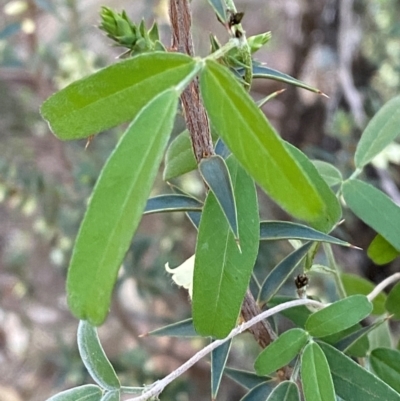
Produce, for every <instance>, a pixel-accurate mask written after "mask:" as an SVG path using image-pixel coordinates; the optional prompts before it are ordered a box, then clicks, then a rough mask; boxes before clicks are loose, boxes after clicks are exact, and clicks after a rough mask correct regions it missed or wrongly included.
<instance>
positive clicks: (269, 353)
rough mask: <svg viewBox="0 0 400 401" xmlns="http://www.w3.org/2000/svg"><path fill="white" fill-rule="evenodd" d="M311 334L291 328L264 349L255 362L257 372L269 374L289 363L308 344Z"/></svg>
mask: <svg viewBox="0 0 400 401" xmlns="http://www.w3.org/2000/svg"><path fill="white" fill-rule="evenodd" d="M308 340H309V335H308V333H307V332H306V331H304V330H303V329H298V328H296V329H291V330H288V331H285V332H284V333H283V334H281V335H280V336H279V337H278V338H277V339H276V340H275V341H273V342H272V343H271V344H270V345H268V347H266V348H265V349H263V350H262V352H261V353H260V354H259V355H258V357H257V359H256V361H255V362H254V369H255V370H256V372H257V374H258V375H260V376H262V375H268V374H270V373H273V372H275V371H277V370H278V369H280V368H282V367H283V366H285V365H287V364H288V363H289V362H290V361H291V360H292V359H293V358H294V357H295V356H296V355H297V354H298V353H299V352H300V350H301V349H302V348H303V347H304V346H305V345H306V343H307V341H308Z"/></svg>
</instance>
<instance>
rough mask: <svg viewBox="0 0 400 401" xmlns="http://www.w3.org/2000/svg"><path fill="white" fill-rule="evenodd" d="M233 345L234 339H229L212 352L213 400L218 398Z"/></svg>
mask: <svg viewBox="0 0 400 401" xmlns="http://www.w3.org/2000/svg"><path fill="white" fill-rule="evenodd" d="M231 345H232V340H229V341H227V342H225V343H224V344H222V345H221V346H219V347H218V348H216V349H215V350H213V351H212V353H211V396H212V399H213V400H216V399H217V395H218V390H219V386H220V384H221V379H222V375H223V373H224V369H225V365H226V361H227V360H228V356H229V351H230V349H231Z"/></svg>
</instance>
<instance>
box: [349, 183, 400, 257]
mask: <svg viewBox="0 0 400 401" xmlns="http://www.w3.org/2000/svg"><path fill="white" fill-rule="evenodd" d="M343 196H344V200H345V201H346V203H347V205H348V206H349V208H350V209H351V210H352V212H353V213H354V214H355V215H356V216H357V217H359V218H360V219H361V220H362V221H363V222H364V223H365V224H367V225H369V226H370V227H372V228H373V229H374V230H375V231H376V232H378V233H379V234H381V235H382V237H383V238H385V239H386V240H387V241H388V242H389V243H390V244H392V245H393V246H394V247H395V248H396V249H397V250H400V235H399V227H400V207H399V206H397V205H396V204H395V203H394V202H393V201H392V200H391V199H390V198H389V197H388V196H387V195H385V194H384V193H383V192H382V191H380V190H379V189H376V188H374V187H373V186H371V185H369V184H366V183H365V182H362V181H359V180H347V181H345V182H344V184H343Z"/></svg>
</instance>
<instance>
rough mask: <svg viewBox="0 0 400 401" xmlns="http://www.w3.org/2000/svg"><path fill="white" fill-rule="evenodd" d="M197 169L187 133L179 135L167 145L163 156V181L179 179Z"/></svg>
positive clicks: (186, 131)
mask: <svg viewBox="0 0 400 401" xmlns="http://www.w3.org/2000/svg"><path fill="white" fill-rule="evenodd" d="M196 168H197V163H196V158H195V157H194V153H193V147H192V142H191V140H190V135H189V131H188V130H185V131H183V132H182V133H181V134H179V135H178V136H177V137H176V138H175V139H174V140H173V141H172V142H171V144H170V145H169V147H168V149H167V153H166V155H165V168H164V173H163V179H164V181H169V180H171V179H172V178H175V177H179V176H181V175H183V174H186V173H188V172H189V171H193V170H195V169H196Z"/></svg>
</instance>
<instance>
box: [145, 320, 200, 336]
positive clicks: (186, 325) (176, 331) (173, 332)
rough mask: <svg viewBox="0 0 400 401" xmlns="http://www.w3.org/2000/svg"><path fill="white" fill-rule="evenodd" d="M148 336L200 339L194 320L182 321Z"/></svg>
mask: <svg viewBox="0 0 400 401" xmlns="http://www.w3.org/2000/svg"><path fill="white" fill-rule="evenodd" d="M148 335H151V336H158V337H198V336H199V335H198V334H197V333H196V330H195V329H194V326H193V320H192V319H186V320H182V321H180V322H177V323H172V324H169V325H168V326H164V327H161V328H159V329H157V330H153V331H150V332H149V333H148Z"/></svg>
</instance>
